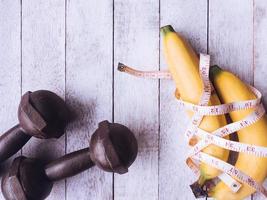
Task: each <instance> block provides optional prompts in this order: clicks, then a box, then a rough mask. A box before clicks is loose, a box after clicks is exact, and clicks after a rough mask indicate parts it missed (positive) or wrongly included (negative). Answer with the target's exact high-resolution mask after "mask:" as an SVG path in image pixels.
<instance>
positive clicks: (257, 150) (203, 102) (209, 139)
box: [118, 54, 267, 197]
mask: <svg viewBox="0 0 267 200" xmlns="http://www.w3.org/2000/svg"><path fill="white" fill-rule="evenodd" d="M209 67H210V57H209V55H205V54H200V63H199V74H200V77H201V79H202V81H203V93H202V96H201V98H200V101H199V104H198V105H195V104H192V103H189V102H185V101H183V100H181V99H178V100H177V105H178V107H181V108H184V109H186V110H190V111H193V113H194V114H193V116H192V118H191V121H190V123H189V126H188V128H187V129H186V132H185V136H186V137H187V139H188V141H189V144H190V143H191V144H192V141H195V142H193V143H195V144H194V145H192V146H191V149H190V151H189V153H188V158H187V159H186V164H187V165H188V166H189V167H190V169H192V171H193V172H194V173H195V174H196V175H199V174H200V173H199V162H204V163H206V164H208V165H210V166H212V167H214V168H217V169H219V170H221V171H222V174H220V175H219V176H218V178H220V179H221V180H222V181H223V182H224V183H225V184H226V185H227V186H228V187H229V188H230V189H231V190H232V191H233V192H237V191H238V190H239V189H240V188H241V187H242V183H246V184H248V185H249V186H251V187H252V188H254V189H255V190H256V191H259V192H261V193H262V194H263V195H264V196H265V197H267V189H266V188H264V187H263V185H262V184H261V183H258V182H257V181H255V180H254V179H253V178H252V177H250V176H248V175H247V174H245V173H243V172H242V171H240V170H239V169H237V168H236V167H235V166H233V165H231V164H229V163H227V162H225V161H222V160H220V159H218V158H215V157H213V156H211V155H209V154H206V153H204V152H201V150H202V149H204V148H205V147H207V146H208V145H210V144H214V145H217V146H219V147H222V148H225V149H228V150H232V151H236V152H241V153H247V154H251V155H254V156H258V157H267V147H261V146H256V145H251V144H244V143H240V142H235V141H230V140H227V139H224V138H223V137H225V136H227V135H229V134H231V133H234V132H236V131H238V130H240V129H243V128H245V127H248V126H250V125H251V124H254V123H256V122H257V121H258V120H259V119H260V118H261V117H262V116H263V115H264V114H265V110H264V107H263V105H262V103H261V98H262V95H261V93H260V92H259V91H258V90H257V89H256V88H254V87H252V86H250V85H247V86H248V88H249V89H250V90H251V91H252V92H253V93H254V94H255V96H256V99H252V100H247V101H240V102H233V103H228V104H222V105H214V106H208V103H209V100H210V96H211V92H212V90H213V86H212V84H211V83H210V80H209ZM118 70H119V71H122V72H126V73H129V74H131V75H134V76H137V77H141V78H152V79H159V78H165V79H172V76H171V73H170V72H169V71H147V72H143V71H138V70H135V69H133V68H130V67H128V66H126V65H124V64H122V63H119V66H118ZM251 108H253V109H254V111H253V112H251V113H250V114H249V115H248V116H247V117H245V118H244V119H242V120H240V121H237V122H233V123H231V124H228V125H225V126H223V127H221V128H219V129H217V130H215V131H213V132H212V133H209V132H207V131H205V130H202V129H200V128H199V125H200V123H201V121H202V119H203V117H204V116H206V115H209V116H215V115H222V114H226V113H229V112H232V111H237V110H244V109H251ZM266 131H267V130H266ZM196 137H197V138H201V139H197V141H196ZM190 141H191V142H190ZM233 177H235V178H237V179H238V180H239V181H240V182H241V183H240V182H239V181H237V180H235V179H234V178H233Z"/></svg>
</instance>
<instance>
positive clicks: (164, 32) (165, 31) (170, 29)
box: [160, 25, 175, 35]
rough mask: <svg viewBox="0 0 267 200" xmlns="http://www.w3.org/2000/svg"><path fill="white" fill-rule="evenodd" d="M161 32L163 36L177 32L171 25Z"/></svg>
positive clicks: (163, 28) (162, 28) (161, 29)
mask: <svg viewBox="0 0 267 200" xmlns="http://www.w3.org/2000/svg"><path fill="white" fill-rule="evenodd" d="M160 32H161V34H162V35H166V34H167V33H169V32H175V30H174V29H173V27H172V26H171V25H166V26H163V27H161V28H160Z"/></svg>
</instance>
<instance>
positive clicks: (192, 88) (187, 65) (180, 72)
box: [161, 25, 229, 185]
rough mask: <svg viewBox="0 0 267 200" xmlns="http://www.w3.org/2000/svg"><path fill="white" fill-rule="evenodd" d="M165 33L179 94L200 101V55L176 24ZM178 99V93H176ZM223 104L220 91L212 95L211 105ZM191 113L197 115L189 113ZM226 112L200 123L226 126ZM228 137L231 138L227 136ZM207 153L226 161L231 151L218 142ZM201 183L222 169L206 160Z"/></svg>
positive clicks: (208, 126)
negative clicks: (178, 31)
mask: <svg viewBox="0 0 267 200" xmlns="http://www.w3.org/2000/svg"><path fill="white" fill-rule="evenodd" d="M161 34H162V36H163V51H164V55H165V58H166V60H167V64H168V68H169V70H170V72H171V74H172V78H173V79H174V81H175V84H176V90H178V93H179V97H180V98H181V99H182V100H184V101H187V102H191V103H194V104H198V103H199V100H200V97H201V95H202V92H203V83H202V80H201V78H200V74H199V68H198V66H199V58H198V56H197V55H196V53H195V52H194V51H193V49H192V48H191V47H190V45H189V44H188V43H187V42H186V41H185V40H183V39H182V37H181V36H180V35H179V34H177V33H176V32H175V31H174V29H173V28H172V26H170V25H167V26H164V27H162V28H161ZM176 97H177V98H178V96H177V95H176ZM218 104H221V103H220V100H219V98H218V96H217V95H216V93H212V94H211V98H210V102H209V105H218ZM188 114H189V116H190V117H191V116H192V115H193V113H192V112H188ZM226 124H227V122H226V118H225V116H224V115H220V116H205V117H204V118H203V120H202V122H201V124H200V128H202V129H203V130H206V131H209V132H212V131H214V130H216V129H218V128H220V127H222V126H224V125H226ZM226 138H227V139H228V137H226ZM203 152H205V153H207V154H209V155H212V156H214V157H217V158H219V159H221V160H224V161H226V160H227V159H228V156H229V151H228V150H226V149H223V148H220V147H218V146H215V145H209V146H208V147H206V148H205V149H203ZM200 173H201V175H200V178H199V184H201V185H202V184H203V183H204V182H205V180H208V179H212V178H214V177H216V176H218V175H219V174H220V173H221V172H220V171H219V170H217V169H216V168H213V167H211V166H209V165H207V164H205V163H202V162H201V164H200Z"/></svg>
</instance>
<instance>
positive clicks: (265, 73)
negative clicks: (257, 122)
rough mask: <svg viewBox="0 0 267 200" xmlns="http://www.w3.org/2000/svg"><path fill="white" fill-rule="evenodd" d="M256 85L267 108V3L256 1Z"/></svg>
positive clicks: (255, 199)
mask: <svg viewBox="0 0 267 200" xmlns="http://www.w3.org/2000/svg"><path fill="white" fill-rule="evenodd" d="M253 11H254V21H253V22H254V85H255V87H256V88H258V89H259V90H260V91H261V93H262V95H263V101H264V102H263V103H264V105H265V108H267V107H266V106H267V85H266V77H267V70H266V69H267V68H266V66H267V57H266V52H267V40H266V39H265V38H266V34H267V1H265V0H255V1H254V10H253ZM264 185H265V187H267V180H265V184H264ZM264 199H266V198H265V197H264V196H262V195H261V194H259V193H257V194H254V195H253V200H264Z"/></svg>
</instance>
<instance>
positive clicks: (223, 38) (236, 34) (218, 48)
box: [209, 0, 253, 199]
mask: <svg viewBox="0 0 267 200" xmlns="http://www.w3.org/2000/svg"><path fill="white" fill-rule="evenodd" d="M209 3H210V5H209V8H210V9H209V11H210V12H209V53H210V54H211V56H212V57H211V58H212V64H218V65H219V66H221V67H222V68H224V69H227V70H230V71H231V72H234V73H236V74H237V75H238V76H239V77H240V78H241V79H242V80H244V81H246V82H247V83H251V84H252V83H253V1H250V0H236V1H231V0H225V1H220V0H214V1H210V2H209ZM247 199H250V197H248V198H247Z"/></svg>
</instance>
